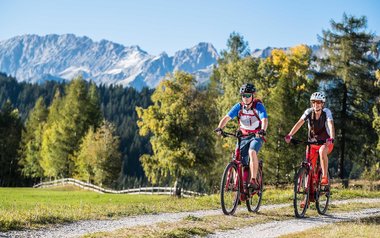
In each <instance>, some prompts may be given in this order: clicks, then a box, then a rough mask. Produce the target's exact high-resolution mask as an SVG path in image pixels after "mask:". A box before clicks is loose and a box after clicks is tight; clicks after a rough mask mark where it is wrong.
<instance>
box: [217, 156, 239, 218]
mask: <svg viewBox="0 0 380 238" xmlns="http://www.w3.org/2000/svg"><path fill="white" fill-rule="evenodd" d="M240 183H241V181H240V176H239V175H238V171H237V167H236V165H235V164H234V163H233V162H231V163H229V164H228V165H227V166H226V168H225V169H224V172H223V177H222V181H221V184H220V204H221V206H222V210H223V213H224V214H226V215H233V214H234V213H235V211H236V208H237V206H238V204H239V198H240Z"/></svg>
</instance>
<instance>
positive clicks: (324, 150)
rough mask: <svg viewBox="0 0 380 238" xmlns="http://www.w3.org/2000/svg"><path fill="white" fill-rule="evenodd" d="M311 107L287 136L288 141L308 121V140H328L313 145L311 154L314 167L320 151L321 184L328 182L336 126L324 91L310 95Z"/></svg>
mask: <svg viewBox="0 0 380 238" xmlns="http://www.w3.org/2000/svg"><path fill="white" fill-rule="evenodd" d="M310 102H311V106H312V107H311V108H308V109H306V111H305V112H304V113H303V115H302V116H301V118H300V119H299V121H298V122H297V123H296V124H295V125H294V126H293V128H292V130H291V131H290V132H289V134H288V135H287V136H286V137H285V141H286V142H287V143H289V142H290V140H291V139H292V136H293V135H294V134H296V133H297V131H298V130H299V129H300V128H301V126H302V125H303V124H304V123H305V121H307V122H308V128H309V132H308V140H309V142H316V141H326V143H324V144H323V145H311V150H310V156H311V161H312V162H313V168H315V163H316V161H317V158H318V153H319V157H320V161H321V167H322V181H321V185H327V184H328V176H327V171H328V157H327V155H328V154H330V153H331V151H332V150H333V148H334V138H335V128H334V120H333V117H332V113H331V111H330V109H328V108H325V107H324V105H325V102H326V96H325V94H324V93H323V92H315V93H313V94H312V95H311V97H310Z"/></svg>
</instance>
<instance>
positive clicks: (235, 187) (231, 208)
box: [220, 131, 263, 215]
mask: <svg viewBox="0 0 380 238" xmlns="http://www.w3.org/2000/svg"><path fill="white" fill-rule="evenodd" d="M221 133H222V136H223V137H235V138H237V141H238V145H239V146H238V148H237V149H236V150H235V152H234V153H233V154H232V160H231V161H230V162H229V163H228V164H227V166H226V168H225V169H224V172H223V176H222V181H221V185H220V204H221V206H222V210H223V213H224V214H226V215H233V214H234V213H235V211H236V209H237V207H238V205H239V203H240V202H245V203H246V205H247V209H248V211H250V212H257V211H258V210H259V208H260V204H261V199H262V196H263V161H262V160H259V168H258V171H257V177H256V181H257V183H258V185H259V187H258V189H253V188H250V187H248V184H249V182H250V181H249V180H250V177H251V176H250V170H249V165H243V163H242V158H241V153H240V142H241V138H242V137H253V136H254V137H261V135H259V134H257V133H252V134H249V135H244V136H243V135H241V133H239V132H237V133H234V134H233V133H228V132H224V131H221Z"/></svg>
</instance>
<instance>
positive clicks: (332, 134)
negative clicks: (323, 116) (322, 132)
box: [327, 120, 335, 139]
mask: <svg viewBox="0 0 380 238" xmlns="http://www.w3.org/2000/svg"><path fill="white" fill-rule="evenodd" d="M327 126H328V127H329V130H330V138H332V139H334V138H335V127H334V121H333V120H327Z"/></svg>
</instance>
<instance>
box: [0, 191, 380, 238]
mask: <svg viewBox="0 0 380 238" xmlns="http://www.w3.org/2000/svg"><path fill="white" fill-rule="evenodd" d="M349 202H363V203H371V202H380V198H376V199H351V200H343V201H334V202H333V204H343V203H349ZM288 206H291V204H289V203H287V204H276V205H267V206H262V207H261V210H265V209H276V208H282V207H288ZM239 210H246V208H245V207H244V206H240V209H239ZM374 212H375V213H374ZM376 212H377V214H380V208H379V209H377V211H369V212H368V213H363V215H364V216H367V215H368V216H369V215H371V214H373V213H374V214H376ZM221 214H222V212H221V210H220V209H218V210H206V211H194V212H179V213H161V214H156V215H142V216H129V217H124V218H121V219H117V220H88V221H79V222H75V223H70V224H63V225H55V226H53V227H49V228H44V229H39V230H23V231H9V232H0V237H46V238H49V237H52V238H53V237H54V238H55V237H78V236H81V235H85V234H88V233H94V232H110V231H114V230H116V229H120V228H127V227H133V226H140V225H149V224H154V223H159V222H175V221H179V220H181V219H183V218H184V217H187V216H189V215H192V216H196V217H202V216H209V215H221ZM352 214H356V213H352ZM321 218H322V217H321V216H319V217H318V219H314V220H313V218H306V219H302V221H303V220H304V221H305V225H302V226H301V227H307V226H308V225H307V224H309V225H313V224H314V223H315V224H317V223H316V222H317V221H318V224H317V225H320V223H319V222H321V221H323V222H324V223H322V224H325V223H328V222H334V221H340V220H341V219H345V217H344V216H342V215H339V217H338V216H330V217H328V216H326V217H324V218H325V219H327V220H325V219H321ZM339 219H340V220H339ZM300 221H301V220H300V219H297V220H290V221H283V222H271V223H266V224H261V225H258V226H262V228H261V227H260V229H262V231H263V232H264V231H265V232H266V233H268V229H269V227H274V228H276V230H277V227H279V226H280V224H283V226H284V227H290V226H291V224H292V223H294V224H296V225H297V227H300V225H299V224H300ZM287 222H289V224H287ZM268 226H269V227H268ZM255 227H256V226H255ZM308 228H309V227H307V228H305V229H308ZM250 229H253V227H250V228H247V232H250ZM256 229H257V228H255V233H256V234H257V230H256ZM242 230H243V229H240V230H239V233H238V234H235V233H233V232H236V231H228V232H223V233H217V234H216V235H213V236H210V237H237V235H239V234H242V232H241V231H242ZM244 230H245V229H244ZM289 231H295V230H293V229H292V228H289V229H288V230H287V232H289ZM229 233H231V234H232V236H229ZM249 234H250V233H249ZM252 234H253V233H252ZM283 234H285V233H283ZM274 236H275V235H274ZM260 237H268V236H263V235H261V236H260ZM270 237H273V236H270Z"/></svg>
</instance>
